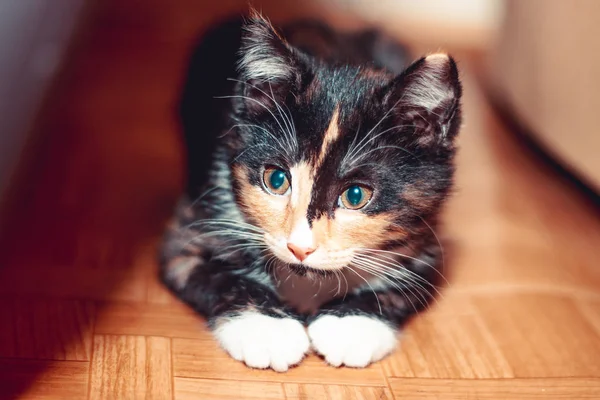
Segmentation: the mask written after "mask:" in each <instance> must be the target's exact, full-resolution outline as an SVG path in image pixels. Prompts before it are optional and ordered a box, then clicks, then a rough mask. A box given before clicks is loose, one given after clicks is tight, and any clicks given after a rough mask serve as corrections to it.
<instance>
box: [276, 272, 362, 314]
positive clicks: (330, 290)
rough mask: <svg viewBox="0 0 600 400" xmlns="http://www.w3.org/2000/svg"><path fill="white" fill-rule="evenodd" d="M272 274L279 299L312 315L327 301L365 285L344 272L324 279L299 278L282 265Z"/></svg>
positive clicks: (355, 277)
mask: <svg viewBox="0 0 600 400" xmlns="http://www.w3.org/2000/svg"><path fill="white" fill-rule="evenodd" d="M274 274H275V285H276V287H277V293H278V294H279V296H280V298H281V299H282V300H283V301H284V302H285V303H286V304H287V305H289V306H291V307H293V308H294V309H296V310H297V311H299V312H301V313H305V314H312V313H314V312H315V311H317V310H318V309H319V308H320V307H321V306H322V305H323V304H325V303H327V302H328V301H330V300H333V299H334V298H337V297H343V296H344V295H346V294H350V293H352V292H353V291H354V290H356V289H357V288H359V287H360V286H361V285H364V284H365V281H364V280H362V278H359V277H358V276H356V275H353V274H348V273H347V272H345V271H340V272H339V273H338V274H337V275H332V276H326V277H323V276H313V277H310V276H299V275H297V274H295V273H294V272H292V271H290V270H289V269H288V268H287V267H286V266H283V265H282V266H278V267H276V268H275V269H274ZM367 279H368V278H367Z"/></svg>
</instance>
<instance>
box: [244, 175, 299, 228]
mask: <svg viewBox="0 0 600 400" xmlns="http://www.w3.org/2000/svg"><path fill="white" fill-rule="evenodd" d="M233 175H234V176H235V178H236V179H237V181H238V182H239V185H240V190H241V192H242V196H241V197H240V202H241V205H242V207H243V208H244V210H245V211H246V214H247V215H248V216H250V218H251V219H252V220H253V222H254V223H255V224H256V225H257V226H258V227H259V228H261V229H263V230H265V231H266V232H268V233H270V234H271V235H274V236H278V235H281V234H282V233H283V230H284V229H283V228H284V226H285V225H286V223H285V221H286V219H287V215H288V213H289V207H288V197H286V196H273V195H270V194H268V193H266V192H265V191H264V190H263V189H262V188H260V187H258V186H254V185H252V184H250V182H249V181H248V171H247V170H246V169H245V168H243V167H240V166H235V167H234V168H233Z"/></svg>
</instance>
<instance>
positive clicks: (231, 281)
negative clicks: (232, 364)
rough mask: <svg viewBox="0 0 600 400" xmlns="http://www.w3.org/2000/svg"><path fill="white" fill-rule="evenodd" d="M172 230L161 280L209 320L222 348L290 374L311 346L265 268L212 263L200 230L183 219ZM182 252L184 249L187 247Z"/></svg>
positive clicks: (257, 365) (166, 243) (251, 363)
mask: <svg viewBox="0 0 600 400" xmlns="http://www.w3.org/2000/svg"><path fill="white" fill-rule="evenodd" d="M179 217H180V218H178V219H177V220H178V221H182V223H177V222H175V223H174V224H173V225H172V226H171V227H170V229H169V231H168V232H167V236H166V238H165V241H164V246H163V249H162V254H161V278H162V280H163V282H164V283H165V284H166V285H167V286H168V287H169V288H170V289H171V290H172V291H173V292H174V293H175V294H176V295H177V296H178V297H179V298H180V299H181V300H183V301H184V302H186V303H188V304H189V305H190V306H191V307H192V308H194V309H195V310H196V311H197V312H198V313H200V314H202V315H203V316H205V317H206V318H207V320H208V324H209V327H210V328H211V330H212V331H213V333H214V335H215V336H216V338H217V339H218V341H219V343H220V344H221V346H222V347H223V348H224V349H225V350H226V351H227V352H228V353H229V354H230V355H231V356H232V357H233V358H235V359H236V360H239V361H243V362H245V363H246V364H247V365H248V366H250V367H254V368H272V369H274V370H276V371H286V370H287V369H288V368H289V367H290V366H292V365H294V364H297V363H299V362H300V361H301V360H302V358H303V357H304V355H305V353H306V352H307V351H308V350H309V347H310V343H309V340H308V336H307V334H306V329H305V328H304V325H303V323H302V321H301V320H300V318H299V317H298V316H297V315H295V314H294V313H292V312H291V311H290V310H288V309H286V308H285V307H284V306H283V305H282V303H281V302H280V300H279V298H278V297H277V295H276V293H275V290H274V288H273V286H272V282H271V278H270V276H269V275H268V274H267V273H266V272H265V271H263V270H262V269H246V270H240V269H239V268H237V267H235V266H232V265H230V264H227V263H224V262H219V261H208V260H210V255H209V254H204V249H202V248H201V247H197V246H195V245H194V244H193V240H192V239H193V238H194V236H195V235H197V232H189V231H187V230H186V229H185V226H187V225H188V224H187V223H185V221H184V219H182V218H181V215H180V216H179ZM182 248H183V249H182Z"/></svg>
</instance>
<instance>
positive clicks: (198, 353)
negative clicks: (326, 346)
mask: <svg viewBox="0 0 600 400" xmlns="http://www.w3.org/2000/svg"><path fill="white" fill-rule="evenodd" d="M173 373H174V375H175V376H177V377H186V378H202V379H230V380H240V381H270V382H295V383H323V384H340V385H361V386H362V385H365V386H385V385H386V383H385V378H384V376H383V371H382V369H381V364H379V363H376V364H373V365H371V366H369V367H367V368H364V369H355V368H334V367H331V366H329V365H327V364H326V363H325V361H323V360H322V359H321V358H319V357H317V356H315V355H310V356H308V357H307V358H306V359H304V360H303V361H302V362H301V364H300V365H299V366H298V367H295V368H292V369H290V370H289V371H287V372H285V373H278V372H274V371H272V370H258V369H252V368H248V367H246V366H245V365H244V364H243V363H241V362H239V361H236V360H234V359H232V358H231V357H229V355H228V354H227V353H225V351H223V350H222V349H221V348H220V347H219V346H218V344H217V343H216V341H214V340H190V339H173Z"/></svg>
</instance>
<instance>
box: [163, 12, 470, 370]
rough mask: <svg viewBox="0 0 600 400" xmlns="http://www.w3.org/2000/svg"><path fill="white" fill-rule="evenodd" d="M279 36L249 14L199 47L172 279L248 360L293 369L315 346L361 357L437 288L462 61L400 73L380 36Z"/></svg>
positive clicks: (357, 360)
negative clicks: (440, 234) (440, 225)
mask: <svg viewBox="0 0 600 400" xmlns="http://www.w3.org/2000/svg"><path fill="white" fill-rule="evenodd" d="M282 32H285V30H284V31H282ZM287 32H288V33H289V35H288V39H285V38H284V36H283V34H282V33H280V32H279V31H277V30H276V29H275V28H274V27H273V26H272V25H271V24H270V23H269V22H268V21H267V20H266V19H265V18H263V17H262V16H260V15H259V14H257V13H252V15H251V16H250V18H249V19H248V20H246V21H243V22H241V21H233V22H228V23H225V24H223V25H222V26H221V27H220V28H219V29H216V30H214V31H212V32H210V33H209V34H207V35H206V37H205V39H204V40H203V41H202V43H201V44H200V47H199V48H198V50H197V52H196V55H195V56H194V59H193V60H192V67H191V70H190V73H189V76H188V81H187V83H186V86H185V89H184V95H183V101H182V108H181V113H182V122H183V130H184V132H185V135H186V149H187V159H188V160H187V161H188V184H187V190H186V193H185V195H184V196H182V198H181V200H180V202H179V204H178V205H177V210H176V216H175V218H174V221H173V222H172V224H171V225H170V226H169V229H168V230H167V232H166V236H165V240H164V243H163V248H162V251H161V275H162V280H163V281H164V283H165V284H166V285H167V286H168V287H169V288H170V289H171V290H172V291H173V292H174V293H175V294H176V295H177V296H178V297H179V298H180V299H182V300H183V301H184V302H186V303H188V304H189V305H190V306H191V307H193V308H194V309H195V310H196V311H197V312H198V313H200V314H201V315H203V316H205V317H206V318H207V320H208V324H209V326H210V328H211V329H212V331H213V333H214V335H215V336H216V338H217V340H218V341H219V342H220V344H221V346H222V347H223V348H224V349H225V350H226V351H227V352H228V353H229V354H230V355H231V356H232V357H233V358H235V359H236V360H240V361H243V362H245V363H246V364H247V365H248V366H250V367H255V368H272V369H274V370H276V371H286V370H287V369H288V368H289V367H290V366H293V365H295V364H298V363H299V362H300V361H301V360H302V358H303V357H304V355H305V354H306V353H307V352H308V351H309V349H310V348H311V347H312V348H313V349H314V350H315V351H316V352H317V353H319V354H321V355H322V356H323V357H324V358H325V360H326V361H327V362H328V363H329V364H331V365H333V366H340V365H346V366H350V367H365V366H367V365H368V364H370V363H372V362H375V361H378V360H380V359H382V358H383V357H385V356H386V355H387V354H389V353H390V352H391V351H392V350H393V349H394V347H395V345H396V333H397V329H398V327H399V326H400V325H401V324H402V323H404V322H405V321H406V320H407V319H408V318H409V317H410V316H411V315H413V314H415V313H417V312H419V311H420V310H422V309H423V308H424V307H426V305H427V303H428V302H429V301H430V300H431V299H432V298H433V294H434V293H435V291H436V290H435V286H434V282H435V279H436V277H437V276H438V275H440V271H439V268H440V263H441V248H440V244H439V242H438V241H437V239H436V237H435V234H434V233H433V230H434V229H435V228H436V226H437V220H438V215H439V213H440V209H441V207H442V205H443V204H444V201H445V199H446V198H447V196H448V195H449V192H450V190H451V186H452V178H453V172H454V166H453V158H454V154H455V145H454V140H455V138H456V136H457V133H458V130H459V126H460V123H461V108H460V98H461V93H462V89H461V84H460V82H459V76H458V71H457V67H456V64H455V62H454V61H453V59H452V58H451V57H450V56H448V55H445V54H434V55H430V56H427V57H424V58H421V59H420V60H418V61H416V62H414V63H412V64H411V65H410V66H409V67H408V68H406V69H405V70H404V71H402V69H403V66H400V65H398V60H402V59H403V57H404V55H403V52H402V50H401V49H399V48H398V49H397V51H396V53H394V54H391V53H390V51H383V52H382V51H380V49H381V48H382V47H381V44H382V43H384V44H385V46H387V47H386V48H388V49H391V47H390V46H389V42H385V39H384V38H383V37H382V36H378V35H373V34H372V33H368V34H366V35H362V36H361V35H357V34H354V35H352V34H336V33H333V32H332V31H330V30H328V28H326V27H324V26H322V25H315V24H308V25H306V26H303V25H296V26H295V27H294V26H293V27H288V29H287ZM304 33H306V34H304ZM311 37H312V38H311ZM295 43H298V44H297V45H295ZM365 44H367V46H366V47H367V48H365ZM360 46H362V47H360ZM385 46H384V47H385ZM238 49H239V51H238ZM378 49H379V50H378ZM378 54H379V55H378ZM381 55H387V56H386V57H387V58H386V57H381ZM388 56H389V57H388ZM390 60H391V61H390ZM394 60H395V61H394ZM227 78H233V79H229V80H228V79H227ZM305 326H307V327H308V329H306V328H305Z"/></svg>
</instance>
